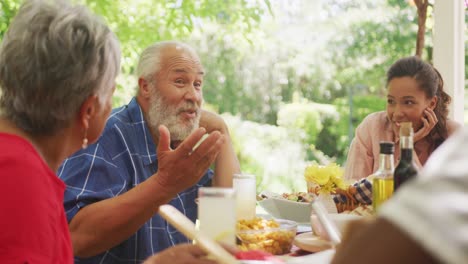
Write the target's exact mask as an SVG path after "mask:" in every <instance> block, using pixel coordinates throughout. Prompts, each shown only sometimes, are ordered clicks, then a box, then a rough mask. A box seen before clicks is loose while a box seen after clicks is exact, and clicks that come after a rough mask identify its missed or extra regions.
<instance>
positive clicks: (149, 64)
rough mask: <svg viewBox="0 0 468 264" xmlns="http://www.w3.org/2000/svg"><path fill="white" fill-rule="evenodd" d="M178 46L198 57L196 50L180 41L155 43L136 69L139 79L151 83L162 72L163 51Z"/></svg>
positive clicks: (144, 53)
mask: <svg viewBox="0 0 468 264" xmlns="http://www.w3.org/2000/svg"><path fill="white" fill-rule="evenodd" d="M170 46H176V47H177V48H180V49H183V50H186V51H188V52H190V53H191V54H193V55H194V56H197V57H198V55H197V53H196V52H195V50H194V49H193V48H192V47H190V46H189V45H187V44H185V43H183V42H179V41H162V42H158V43H154V44H152V45H151V46H149V47H147V48H146V49H145V50H144V51H143V52H142V53H141V56H140V59H139V61H138V66H137V69H136V74H137V77H138V78H143V79H145V80H147V81H150V80H151V78H152V77H153V76H154V75H155V74H156V73H157V72H159V70H161V55H162V50H164V49H165V48H166V47H170Z"/></svg>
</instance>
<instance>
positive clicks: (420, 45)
mask: <svg viewBox="0 0 468 264" xmlns="http://www.w3.org/2000/svg"><path fill="white" fill-rule="evenodd" d="M414 3H415V4H416V7H417V8H418V35H417V38H416V56H418V57H420V58H421V56H422V52H423V50H424V34H425V33H426V17H427V6H428V5H429V1H428V0H414Z"/></svg>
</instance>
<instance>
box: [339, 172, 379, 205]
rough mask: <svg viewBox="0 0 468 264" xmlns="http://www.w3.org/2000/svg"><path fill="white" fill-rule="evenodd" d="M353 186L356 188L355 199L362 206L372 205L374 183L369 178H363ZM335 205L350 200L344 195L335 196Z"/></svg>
mask: <svg viewBox="0 0 468 264" xmlns="http://www.w3.org/2000/svg"><path fill="white" fill-rule="evenodd" d="M353 186H354V187H356V191H357V192H356V194H354V199H356V200H357V201H358V202H359V203H361V204H367V205H369V204H372V182H371V181H369V180H368V179H367V178H362V179H360V180H359V181H356V182H354V183H353ZM333 199H334V201H335V203H339V202H342V203H345V202H346V201H347V200H348V199H347V198H346V196H344V195H342V194H338V195H335V196H334V197H333Z"/></svg>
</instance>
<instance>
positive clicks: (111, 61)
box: [0, 0, 224, 264]
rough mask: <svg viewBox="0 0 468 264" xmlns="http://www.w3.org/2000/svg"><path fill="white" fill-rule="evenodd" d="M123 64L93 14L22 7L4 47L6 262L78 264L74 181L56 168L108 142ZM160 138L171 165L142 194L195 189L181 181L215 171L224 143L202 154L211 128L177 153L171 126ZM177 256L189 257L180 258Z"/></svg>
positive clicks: (1, 139) (0, 66)
mask: <svg viewBox="0 0 468 264" xmlns="http://www.w3.org/2000/svg"><path fill="white" fill-rule="evenodd" d="M119 68H120V48H119V44H118V41H117V39H116V37H115V36H114V34H113V33H112V32H111V31H110V30H109V28H108V27H107V26H106V25H105V24H104V23H103V22H102V21H101V20H100V19H99V18H97V17H96V16H94V15H93V14H91V13H90V12H89V11H88V10H87V9H86V8H84V7H80V6H72V5H69V4H67V3H65V2H64V1H59V0H56V1H50V0H27V1H26V2H25V3H24V4H23V5H22V6H21V8H20V9H19V12H18V14H17V15H16V17H15V18H14V20H13V21H12V23H11V24H10V27H9V29H8V31H7V33H6V35H5V37H4V39H3V42H2V45H1V48H0V94H1V97H0V149H1V151H0V179H1V181H2V185H1V186H2V191H1V192H0V200H1V201H2V203H1V204H0V212H2V216H1V217H0V226H1V227H2V231H1V232H0V263H5V262H6V261H8V262H9V263H10V262H11V263H73V253H72V241H71V239H70V234H69V231H68V224H67V220H66V217H65V212H64V209H63V194H64V190H65V185H64V183H63V182H62V181H60V180H59V179H58V177H57V176H56V175H55V172H56V171H57V169H58V167H59V166H60V164H61V163H62V162H63V160H64V159H65V158H66V157H67V156H69V155H71V154H73V153H74V152H76V151H77V150H78V149H80V148H82V147H83V148H86V146H87V144H88V143H92V142H95V141H96V140H97V139H98V137H99V136H100V134H101V132H102V130H103V127H104V124H105V122H106V119H107V118H108V116H109V114H110V112H111V105H112V94H113V92H114V89H115V78H116V76H117V74H118V72H119ZM159 132H160V135H161V138H160V142H159V146H158V156H163V157H165V158H164V159H163V160H162V161H161V164H160V167H161V168H165V169H164V172H161V173H159V172H158V177H157V178H158V180H156V181H151V182H148V183H145V184H146V185H145V187H140V188H139V189H138V191H140V192H142V194H143V195H146V194H148V193H149V194H151V193H158V192H164V191H165V190H166V188H168V187H169V186H170V188H172V189H175V190H179V189H180V190H183V189H185V188H187V187H188V186H190V185H192V182H193V181H197V179H196V178H195V177H194V179H185V180H184V181H179V182H176V183H174V180H178V179H179V178H180V177H182V176H183V175H185V174H184V172H185V171H206V169H207V168H208V167H209V165H210V164H211V162H212V161H213V160H214V159H215V158H216V156H217V154H218V153H219V150H220V146H221V145H222V144H223V142H224V137H223V136H222V135H221V134H220V133H219V132H213V133H211V134H210V135H209V137H208V138H207V139H206V140H205V141H204V142H203V143H202V144H201V145H200V146H199V147H198V148H197V149H196V150H193V147H194V146H195V144H196V143H197V142H198V141H199V140H200V139H201V137H202V136H203V134H204V132H205V131H204V129H202V128H200V129H198V130H196V131H195V132H193V133H192V134H191V135H190V136H189V137H188V138H187V139H186V140H185V141H184V142H182V143H181V145H180V146H179V147H178V148H177V149H176V150H172V149H171V148H170V146H169V143H170V135H169V131H168V130H167V128H165V127H163V126H162V127H160V128H159ZM192 150H193V151H192ZM188 152H190V153H192V154H195V155H189V156H187V153H188ZM200 177H201V175H200ZM141 185H143V184H141ZM142 200H145V199H140V200H139V202H142ZM132 202H134V201H127V203H128V204H132ZM152 206H153V207H155V208H156V210H157V204H153V205H152ZM116 217H118V216H116ZM176 252H177V254H178V255H179V256H184V257H180V258H176V259H174V258H173V256H174V255H175V254H176ZM204 255H205V253H204V252H203V251H201V249H200V248H198V247H196V246H194V245H180V246H176V247H173V248H170V249H167V250H165V251H164V254H158V255H157V256H155V257H154V258H152V259H151V260H153V259H158V261H161V263H165V262H167V261H172V263H174V264H176V263H213V262H212V261H210V260H206V259H203V258H202V257H203V256H204Z"/></svg>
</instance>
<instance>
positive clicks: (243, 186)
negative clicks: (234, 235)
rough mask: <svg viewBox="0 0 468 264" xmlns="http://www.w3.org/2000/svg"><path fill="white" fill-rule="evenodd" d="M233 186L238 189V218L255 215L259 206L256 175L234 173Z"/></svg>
mask: <svg viewBox="0 0 468 264" xmlns="http://www.w3.org/2000/svg"><path fill="white" fill-rule="evenodd" d="M232 180H233V182H232V183H233V184H232V185H233V188H234V190H236V214H237V219H238V220H240V219H252V218H254V217H255V207H256V206H257V185H256V179H255V175H252V174H244V173H239V174H234V175H233V177H232Z"/></svg>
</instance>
